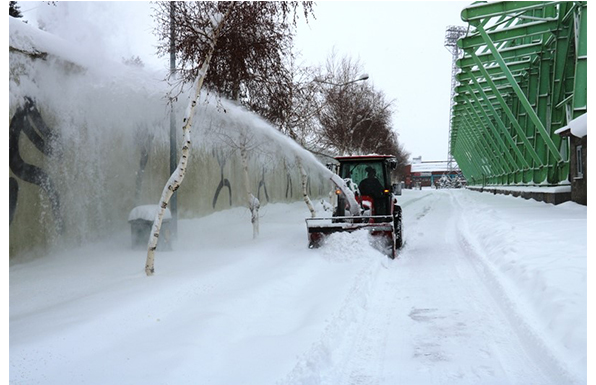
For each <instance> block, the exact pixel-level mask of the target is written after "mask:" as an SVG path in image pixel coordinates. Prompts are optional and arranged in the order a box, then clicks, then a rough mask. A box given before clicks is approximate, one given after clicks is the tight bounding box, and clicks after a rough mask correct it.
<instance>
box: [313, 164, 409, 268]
mask: <svg viewBox="0 0 596 385" xmlns="http://www.w3.org/2000/svg"><path fill="white" fill-rule="evenodd" d="M335 159H336V160H337V161H338V162H339V165H338V166H336V168H337V174H338V175H337V176H339V178H337V177H334V178H331V180H332V181H333V182H334V183H335V184H336V186H337V189H336V191H335V194H336V199H335V200H336V204H335V207H334V211H333V215H332V216H331V217H327V218H322V217H321V218H308V219H307V220H306V226H307V229H308V241H309V247H310V248H314V247H319V246H321V245H322V244H323V243H324V242H325V238H326V237H327V236H329V235H330V234H333V233H336V232H342V231H343V232H353V231H356V230H361V229H366V230H368V231H369V233H370V235H371V236H372V239H373V244H374V245H375V246H377V247H378V248H379V249H381V250H382V251H383V252H385V253H386V254H387V255H388V256H389V257H391V258H395V257H396V256H397V250H398V249H400V248H401V247H402V243H403V240H402V216H401V207H400V206H399V205H398V204H397V196H396V194H399V190H400V189H398V188H397V186H394V185H392V184H391V176H390V172H391V170H394V169H395V168H396V167H397V162H396V160H395V157H393V156H390V155H359V156H339V157H336V158H335ZM346 213H347V214H346Z"/></svg>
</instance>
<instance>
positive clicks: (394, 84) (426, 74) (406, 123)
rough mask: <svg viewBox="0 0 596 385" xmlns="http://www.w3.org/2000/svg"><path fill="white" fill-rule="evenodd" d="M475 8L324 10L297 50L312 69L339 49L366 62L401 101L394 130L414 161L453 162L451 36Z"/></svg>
mask: <svg viewBox="0 0 596 385" xmlns="http://www.w3.org/2000/svg"><path fill="white" fill-rule="evenodd" d="M469 4H471V2H450V1H440V2H439V1H434V2H433V1H378V2H374V1H366V2H359V1H358V2H337V1H328V2H318V3H317V6H316V7H315V16H316V20H314V21H311V22H310V23H309V25H308V26H307V25H305V24H304V23H302V24H301V25H300V29H299V31H298V34H297V36H296V40H295V42H296V46H297V48H298V49H299V50H301V51H302V54H303V56H304V58H305V60H307V63H308V64H316V63H324V62H325V60H326V58H327V57H328V56H329V54H330V53H331V51H332V49H334V48H335V51H336V52H337V54H338V55H339V56H340V57H342V56H344V55H349V56H350V57H352V58H355V59H360V61H361V63H362V64H363V66H364V67H365V72H367V73H368V74H369V76H370V79H369V80H368V81H370V82H373V84H374V86H375V88H377V89H380V90H382V91H383V92H385V94H386V95H387V98H388V99H389V100H395V107H396V112H395V114H394V129H395V130H396V131H397V133H398V134H399V140H400V142H401V143H402V144H403V145H404V146H405V149H406V151H408V152H410V154H411V156H412V157H417V156H422V159H423V160H446V159H447V149H448V137H449V108H450V93H451V54H450V53H449V51H448V50H447V49H446V48H445V47H444V45H443V44H444V39H445V29H446V27H447V26H449V25H462V26H463V25H465V24H464V23H463V22H462V21H461V18H460V13H461V10H462V9H463V8H464V7H466V6H468V5H469Z"/></svg>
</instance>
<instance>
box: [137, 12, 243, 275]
mask: <svg viewBox="0 0 596 385" xmlns="http://www.w3.org/2000/svg"><path fill="white" fill-rule="evenodd" d="M234 4H235V3H234V2H231V3H229V4H228V7H227V9H226V10H225V12H224V13H223V14H222V13H219V12H213V13H212V14H211V17H210V18H209V20H210V25H207V26H206V28H205V29H204V30H203V31H202V32H201V33H200V37H201V38H202V39H203V40H204V41H205V42H206V43H207V44H209V47H210V49H209V50H208V51H207V53H206V55H205V57H204V59H203V60H202V61H201V62H200V63H199V64H200V65H199V70H198V73H197V78H196V80H195V82H194V85H193V89H194V93H193V94H192V97H191V99H190V101H189V104H188V107H187V108H186V113H185V115H184V119H183V121H182V122H183V127H182V135H183V144H182V151H181V156H180V160H179V162H178V166H177V167H176V170H175V171H174V172H173V173H172V175H171V176H170V178H169V179H168V181H167V183H166V185H165V186H164V189H163V191H162V194H161V199H160V201H159V209H158V211H157V213H156V215H155V220H154V221H153V226H152V228H151V235H150V237H149V242H148V245H147V260H146V262H145V274H147V275H148V276H151V275H153V274H154V272H155V249H156V248H157V242H158V239H159V232H160V230H161V224H162V221H163V216H164V214H165V211H166V208H167V207H168V203H169V202H170V198H171V197H172V194H174V192H175V191H176V190H178V188H179V187H180V184H181V183H182V181H183V180H184V176H185V174H186V168H187V165H188V158H189V154H190V147H191V140H190V130H191V127H192V121H193V118H194V115H195V110H196V106H197V103H198V100H199V97H200V95H201V89H202V88H203V83H204V81H205V76H206V75H207V71H208V69H209V62H210V61H211V58H212V56H213V53H214V52H215V45H216V43H217V39H218V37H219V33H220V31H221V29H222V27H223V25H224V24H225V21H226V18H227V17H228V15H229V14H230V11H231V10H232V8H233V6H234Z"/></svg>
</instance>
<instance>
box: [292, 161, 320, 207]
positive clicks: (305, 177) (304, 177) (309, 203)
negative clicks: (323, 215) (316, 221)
mask: <svg viewBox="0 0 596 385" xmlns="http://www.w3.org/2000/svg"><path fill="white" fill-rule="evenodd" d="M296 165H297V166H298V169H299V170H300V178H301V181H302V197H303V198H304V203H306V207H308V210H309V211H310V215H311V217H312V218H314V217H316V216H317V212H316V211H315V208H314V206H313V205H312V201H311V200H310V197H309V196H308V191H307V183H308V175H306V170H305V169H304V166H303V165H302V160H301V159H300V157H298V156H297V157H296Z"/></svg>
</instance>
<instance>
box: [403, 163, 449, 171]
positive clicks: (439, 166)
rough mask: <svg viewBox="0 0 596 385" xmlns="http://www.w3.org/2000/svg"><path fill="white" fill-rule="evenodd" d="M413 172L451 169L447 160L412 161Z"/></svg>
mask: <svg viewBox="0 0 596 385" xmlns="http://www.w3.org/2000/svg"><path fill="white" fill-rule="evenodd" d="M411 170H412V172H433V171H435V172H436V171H443V172H448V171H451V170H450V168H449V163H448V162H447V161H436V162H430V161H429V162H420V163H412V169H411Z"/></svg>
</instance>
